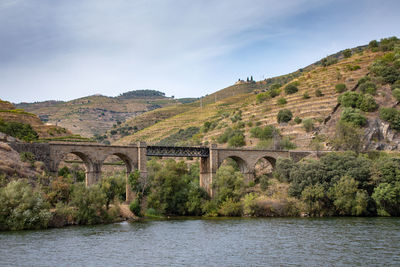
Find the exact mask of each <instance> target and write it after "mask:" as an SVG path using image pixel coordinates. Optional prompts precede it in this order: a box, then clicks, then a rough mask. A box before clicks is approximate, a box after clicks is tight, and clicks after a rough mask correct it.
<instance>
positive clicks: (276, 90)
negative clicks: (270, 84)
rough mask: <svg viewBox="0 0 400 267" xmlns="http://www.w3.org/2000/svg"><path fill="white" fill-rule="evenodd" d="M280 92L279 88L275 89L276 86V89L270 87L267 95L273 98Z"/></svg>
mask: <svg viewBox="0 0 400 267" xmlns="http://www.w3.org/2000/svg"><path fill="white" fill-rule="evenodd" d="M280 93H281V90H279V89H277V88H276V89H273V88H271V89H270V90H269V96H270V97H272V98H274V97H276V96H278V95H280Z"/></svg>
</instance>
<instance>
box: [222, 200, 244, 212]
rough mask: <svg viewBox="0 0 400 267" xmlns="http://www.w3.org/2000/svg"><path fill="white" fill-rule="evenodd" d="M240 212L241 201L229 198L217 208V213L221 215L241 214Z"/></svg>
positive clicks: (241, 210) (241, 209)
mask: <svg viewBox="0 0 400 267" xmlns="http://www.w3.org/2000/svg"><path fill="white" fill-rule="evenodd" d="M242 212H243V207H242V203H241V202H240V201H234V200H233V199H231V198H227V199H226V200H225V201H224V202H223V203H222V204H221V205H220V208H219V209H218V213H219V214H221V215H222V216H241V215H242Z"/></svg>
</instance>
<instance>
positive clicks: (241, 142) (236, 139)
mask: <svg viewBox="0 0 400 267" xmlns="http://www.w3.org/2000/svg"><path fill="white" fill-rule="evenodd" d="M228 145H229V146H230V147H241V146H245V145H246V141H245V137H244V134H243V133H237V134H235V135H233V136H232V137H230V138H229V140H228Z"/></svg>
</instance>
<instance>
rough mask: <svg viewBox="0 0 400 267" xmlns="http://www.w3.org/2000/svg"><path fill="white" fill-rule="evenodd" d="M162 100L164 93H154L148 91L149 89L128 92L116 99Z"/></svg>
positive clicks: (153, 91)
mask: <svg viewBox="0 0 400 267" xmlns="http://www.w3.org/2000/svg"><path fill="white" fill-rule="evenodd" d="M152 97H154V98H164V97H165V93H163V92H160V91H156V90H149V89H144V90H133V91H129V92H126V93H123V94H120V95H119V96H118V98H122V99H131V98H152Z"/></svg>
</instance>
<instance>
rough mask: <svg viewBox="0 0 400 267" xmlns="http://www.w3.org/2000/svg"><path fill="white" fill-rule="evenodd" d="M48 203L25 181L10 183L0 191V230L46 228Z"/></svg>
mask: <svg viewBox="0 0 400 267" xmlns="http://www.w3.org/2000/svg"><path fill="white" fill-rule="evenodd" d="M50 219H51V213H50V211H49V205H48V203H47V202H46V201H45V200H44V199H43V198H42V196H41V194H40V193H39V192H35V191H34V190H33V188H32V187H31V186H30V185H29V184H28V182H27V181H25V180H17V181H11V182H10V183H8V184H7V186H6V187H3V188H1V189H0V230H22V229H39V228H46V227H47V224H48V222H49V220H50Z"/></svg>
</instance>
